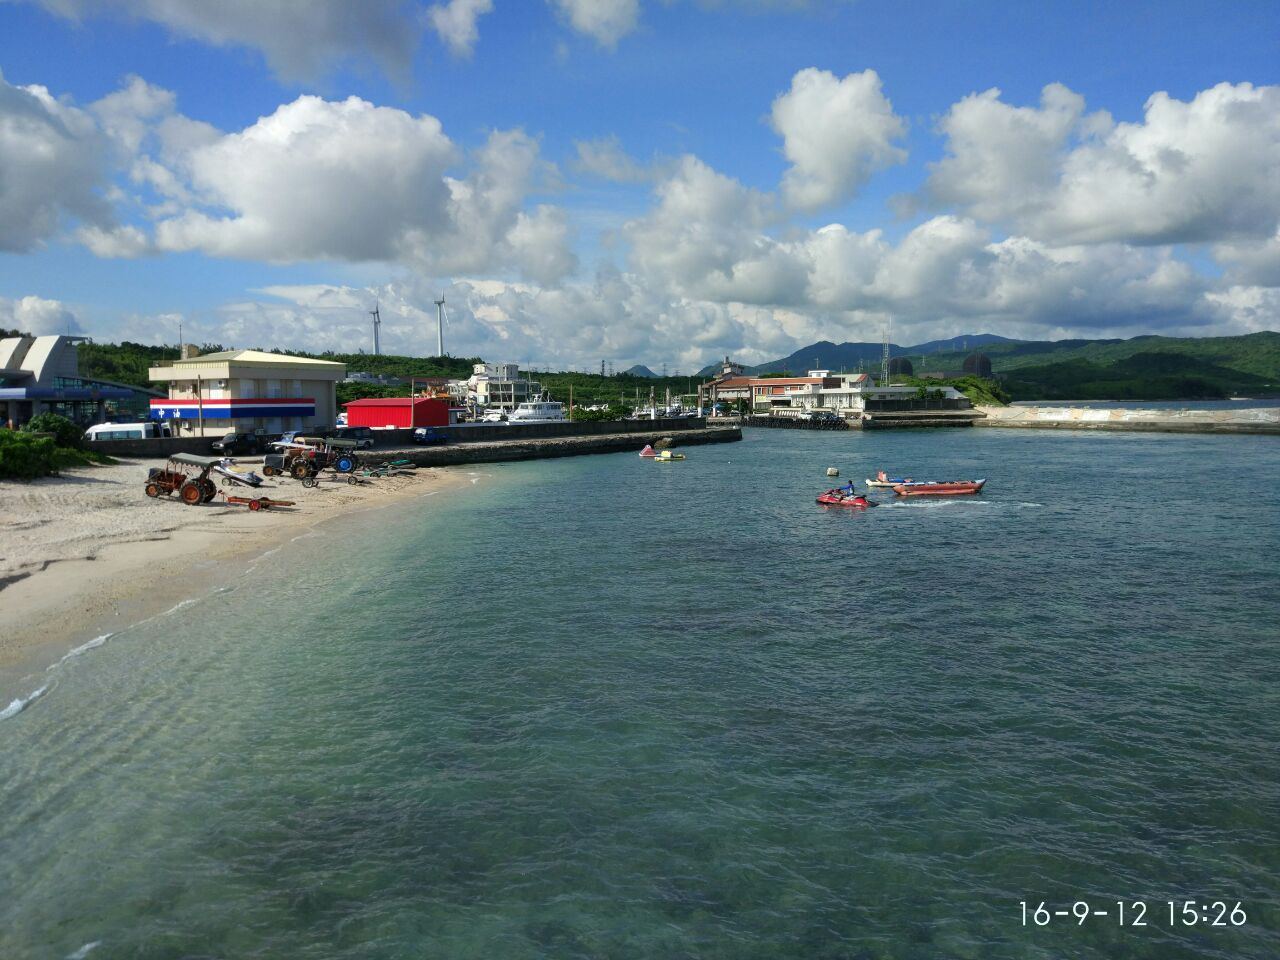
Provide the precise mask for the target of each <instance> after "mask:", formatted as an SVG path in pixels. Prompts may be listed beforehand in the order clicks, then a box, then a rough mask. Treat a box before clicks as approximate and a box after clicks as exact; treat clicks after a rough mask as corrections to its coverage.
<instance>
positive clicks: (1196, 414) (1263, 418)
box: [974, 407, 1280, 434]
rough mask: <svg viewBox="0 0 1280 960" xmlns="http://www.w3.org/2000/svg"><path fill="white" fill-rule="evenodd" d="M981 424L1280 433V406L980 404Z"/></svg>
mask: <svg viewBox="0 0 1280 960" xmlns="http://www.w3.org/2000/svg"><path fill="white" fill-rule="evenodd" d="M978 410H979V411H980V412H981V413H983V414H985V416H984V417H981V418H979V419H976V420H974V425H975V426H979V427H1009V428H1014V429H1035V430H1128V431H1138V432H1148V433H1253V434H1280V408H1277V407H1254V408H1249V409H1244V410H1172V409H1171V410H1145V409H1143V410H1135V409H1115V408H1111V409H1104V408H1095V407H979V408H978Z"/></svg>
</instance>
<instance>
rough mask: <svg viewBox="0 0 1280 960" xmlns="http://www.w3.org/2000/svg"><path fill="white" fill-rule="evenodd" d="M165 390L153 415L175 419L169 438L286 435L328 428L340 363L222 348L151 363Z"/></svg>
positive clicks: (153, 405)
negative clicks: (218, 350) (165, 362)
mask: <svg viewBox="0 0 1280 960" xmlns="http://www.w3.org/2000/svg"><path fill="white" fill-rule="evenodd" d="M148 375H149V376H150V378H151V379H152V380H154V381H157V382H161V383H167V384H168V386H169V396H168V398H167V399H164V400H152V401H151V416H152V418H153V419H157V420H165V421H169V422H170V423H176V424H177V429H175V430H174V431H173V433H174V435H175V436H184V437H199V436H205V437H211V436H217V435H219V434H223V433H228V432H231V431H235V432H237V433H261V434H272V433H284V432H285V431H287V430H309V429H312V428H314V427H330V426H332V425H333V424H334V422H335V420H336V419H337V414H338V406H337V384H338V382H339V381H341V380H342V379H343V378H344V377H346V375H347V366H346V364H344V363H335V362H333V361H332V360H313V359H312V358H310V357H293V356H289V355H287V354H282V353H264V352H262V351H260V350H223V351H221V352H219V353H209V354H205V355H204V356H194V357H189V358H185V359H182V360H174V361H172V362H171V363H167V364H162V365H160V366H156V367H152V368H151V369H150V371H149V374H148Z"/></svg>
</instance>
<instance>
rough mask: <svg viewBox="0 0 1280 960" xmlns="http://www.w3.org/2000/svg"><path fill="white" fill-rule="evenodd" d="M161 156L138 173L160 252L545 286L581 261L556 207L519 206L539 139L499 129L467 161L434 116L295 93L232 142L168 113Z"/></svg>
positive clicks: (544, 174) (535, 174) (546, 173)
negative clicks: (493, 275) (513, 278)
mask: <svg viewBox="0 0 1280 960" xmlns="http://www.w3.org/2000/svg"><path fill="white" fill-rule="evenodd" d="M160 139H161V140H162V141H163V143H164V147H163V149H162V152H161V155H160V156H159V157H158V158H148V161H147V162H146V163H140V164H139V165H137V166H135V179H137V180H140V181H145V182H146V183H147V184H148V185H150V186H151V187H152V188H153V189H155V190H156V191H157V192H159V193H160V194H161V195H162V196H164V197H166V198H167V200H168V203H167V204H164V205H162V206H161V207H159V208H158V216H159V217H160V219H159V221H158V223H157V224H156V237H155V244H156V246H157V247H158V248H160V249H163V250H170V251H189V250H197V251H201V252H204V253H207V254H210V255H213V256H219V257H235V258H241V259H256V260H265V261H270V262H277V263H284V262H293V261H300V260H326V259H328V260H345V261H377V260H382V261H400V262H405V263H410V264H414V265H416V266H418V267H420V268H422V269H425V270H431V271H435V272H441V273H452V272H470V271H483V270H503V269H507V268H511V267H515V268H517V269H521V270H523V271H526V272H527V275H528V276H531V277H535V278H537V279H538V280H539V281H541V282H544V283H554V282H556V280H558V279H559V277H560V276H563V275H564V274H565V273H567V272H569V271H571V270H572V269H573V268H574V266H575V264H576V262H575V261H574V259H573V256H572V254H571V253H570V252H569V249H568V238H569V233H570V231H569V229H568V224H567V221H566V220H565V218H564V216H563V215H562V214H559V213H557V212H556V211H555V210H554V209H552V208H550V207H547V208H539V209H537V210H534V211H533V212H531V213H530V212H527V211H525V210H524V209H523V205H524V199H525V196H526V194H527V192H528V191H529V190H530V189H531V188H532V187H533V186H535V185H536V183H537V182H538V181H539V178H544V179H546V178H550V177H551V176H552V175H553V173H554V171H553V168H549V167H548V165H547V164H545V163H543V162H542V161H541V160H540V159H539V156H538V154H539V148H538V143H537V141H536V140H534V139H533V138H532V137H529V136H527V135H526V134H524V133H522V132H520V131H495V132H494V133H492V134H491V135H490V137H489V139H488V141H487V142H486V144H485V145H484V146H483V147H482V148H481V149H479V150H478V151H476V153H475V155H474V157H473V158H472V160H471V164H470V171H469V172H468V173H467V175H466V176H464V177H462V178H458V177H454V176H452V175H451V170H452V168H454V167H455V166H457V165H459V164H461V163H462V162H463V161H464V159H465V158H464V155H463V153H462V151H461V150H460V149H459V148H458V147H457V146H456V145H455V144H454V143H453V142H452V141H451V140H450V139H449V138H448V137H447V136H446V135H445V133H444V131H443V129H442V128H441V126H440V123H439V121H438V120H436V119H435V118H434V117H431V116H427V115H420V116H417V117H414V116H412V115H410V114H408V113H405V112H404V111H402V110H397V109H394V108H389V107H378V106H375V105H373V104H371V103H369V102H367V101H364V100H360V99H358V98H356V97H350V98H348V99H347V100H344V101H341V102H330V101H326V100H322V99H320V98H318V97H312V96H304V97H299V98H298V99H297V100H295V101H293V102H292V103H289V104H285V105H283V106H281V107H279V108H278V109H277V110H276V111H275V112H274V113H273V114H271V115H270V116H268V117H264V118H262V119H260V120H259V121H258V122H257V123H255V124H254V125H253V126H251V127H248V128H246V129H244V130H242V131H240V132H238V133H231V134H219V133H216V132H214V131H211V130H210V129H208V128H203V127H193V126H192V125H191V124H190V122H189V121H188V122H186V123H182V122H180V118H177V117H174V118H170V119H169V120H168V121H166V125H164V126H162V128H161V130H160Z"/></svg>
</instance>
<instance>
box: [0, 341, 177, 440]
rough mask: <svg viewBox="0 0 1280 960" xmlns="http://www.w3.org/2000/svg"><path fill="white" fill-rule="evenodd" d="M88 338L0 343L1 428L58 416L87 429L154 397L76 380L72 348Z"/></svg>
mask: <svg viewBox="0 0 1280 960" xmlns="http://www.w3.org/2000/svg"><path fill="white" fill-rule="evenodd" d="M87 339H88V338H87V337H62V336H54V337H5V338H4V339H3V340H0V426H5V425H7V424H10V423H11V424H13V425H14V426H15V427H19V426H22V425H23V424H24V423H26V422H27V421H28V420H30V419H31V418H32V417H34V416H36V415H37V414H40V413H56V414H59V415H61V416H64V417H66V418H67V419H68V420H73V421H75V422H76V423H79V424H82V425H84V426H88V425H89V424H91V423H101V422H102V421H104V420H106V419H107V418H108V417H110V416H115V415H117V414H120V413H122V412H125V411H127V410H131V409H132V408H134V407H138V408H139V409H140V408H142V407H145V406H146V401H147V399H149V398H150V397H152V396H157V395H158V394H157V393H156V392H155V391H152V390H142V389H138V388H135V387H131V386H129V385H128V384H124V383H113V382H111V381H107V380H94V379H90V378H87V377H83V376H81V375H80V358H79V355H78V354H77V351H76V348H77V346H78V345H79V344H80V343H82V342H83V341H85V340H87Z"/></svg>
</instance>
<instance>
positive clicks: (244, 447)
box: [212, 433, 262, 457]
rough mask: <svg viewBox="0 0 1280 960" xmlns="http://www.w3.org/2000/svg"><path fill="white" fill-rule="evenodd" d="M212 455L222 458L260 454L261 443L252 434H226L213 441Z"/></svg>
mask: <svg viewBox="0 0 1280 960" xmlns="http://www.w3.org/2000/svg"><path fill="white" fill-rule="evenodd" d="M212 447H213V451H214V453H220V454H222V455H223V456H224V457H239V456H243V455H244V454H247V453H261V452H262V441H261V440H260V439H259V438H258V436H257V435H256V434H253V433H228V434H224V435H223V436H222V437H220V438H219V439H217V440H215V441H213V444H212Z"/></svg>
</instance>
